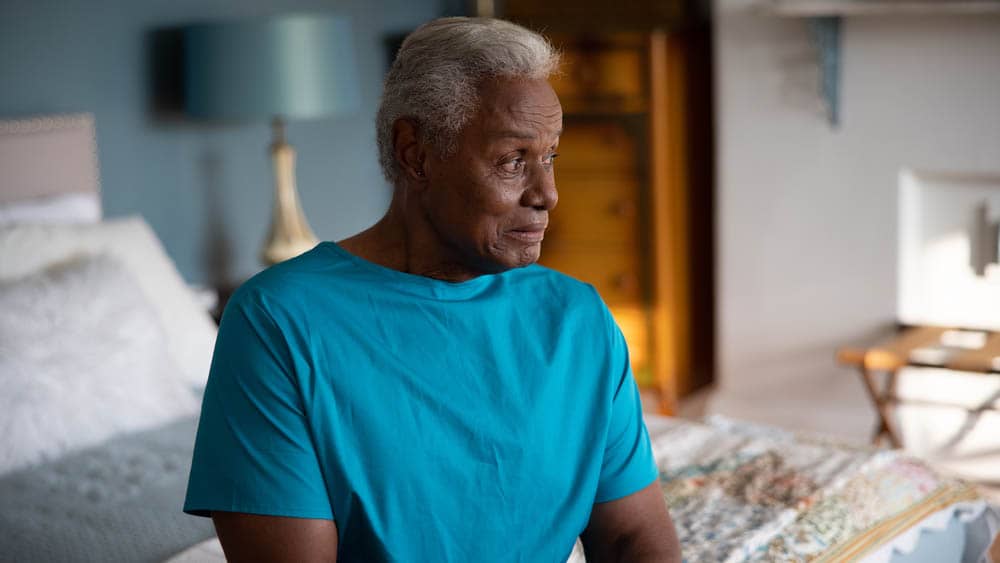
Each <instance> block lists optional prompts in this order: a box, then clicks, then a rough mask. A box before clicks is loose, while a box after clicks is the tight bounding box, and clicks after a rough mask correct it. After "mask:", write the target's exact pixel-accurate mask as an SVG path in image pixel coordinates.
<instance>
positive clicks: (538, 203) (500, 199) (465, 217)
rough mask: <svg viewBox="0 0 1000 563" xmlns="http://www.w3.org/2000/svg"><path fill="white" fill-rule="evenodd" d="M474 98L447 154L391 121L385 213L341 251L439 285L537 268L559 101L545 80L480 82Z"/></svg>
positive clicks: (552, 197)
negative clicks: (391, 179) (394, 166)
mask: <svg viewBox="0 0 1000 563" xmlns="http://www.w3.org/2000/svg"><path fill="white" fill-rule="evenodd" d="M480 94H481V98H480V104H479V109H478V110H477V111H476V112H475V114H474V115H473V116H472V118H471V119H470V120H469V122H468V123H467V124H466V125H465V127H464V128H463V129H462V132H461V133H460V135H459V136H458V138H457V139H456V143H455V147H454V151H453V152H451V153H450V154H442V153H441V152H440V151H439V150H437V148H436V147H434V146H431V145H429V144H427V143H425V142H424V141H423V140H422V136H421V132H420V130H419V126H418V124H416V123H414V122H412V121H411V120H406V119H401V120H399V121H397V123H396V127H395V130H394V147H395V153H396V159H397V162H399V164H400V167H401V169H402V172H403V173H402V174H401V178H400V180H399V181H397V183H396V187H395V192H394V196H393V201H392V204H391V205H390V209H389V212H388V213H387V214H386V216H385V217H384V218H383V219H382V220H381V221H379V223H377V224H376V225H375V226H374V227H372V228H371V229H369V230H367V231H365V232H363V233H361V234H359V235H356V236H354V237H351V238H349V239H347V240H344V241H341V243H340V244H341V246H343V247H344V248H345V249H346V250H347V251H348V252H351V253H353V254H356V255H358V256H361V257H362V258H365V259H367V260H370V261H372V262H375V263H378V264H381V265H383V266H386V267H389V268H393V269H397V270H401V271H404V272H408V273H412V274H417V275H424V276H429V277H433V278H438V279H444V280H448V281H464V280H468V279H471V278H474V277H476V276H479V275H482V274H488V273H497V272H502V271H504V270H508V269H511V268H516V267H520V266H527V265H529V264H532V263H534V262H535V261H536V260H538V257H539V256H540V255H541V246H542V238H543V237H544V230H545V228H546V226H547V225H548V216H549V211H551V210H552V209H553V208H554V207H555V205H556V202H557V201H558V199H559V196H558V193H557V191H556V186H555V174H554V170H553V159H554V158H555V150H556V147H557V146H558V144H559V135H560V133H561V132H562V108H561V106H560V105H559V99H558V97H556V94H555V92H554V91H553V90H552V87H551V86H550V85H549V83H548V81H546V80H504V81H494V82H488V83H486V84H484V85H483V86H482V87H481V88H480Z"/></svg>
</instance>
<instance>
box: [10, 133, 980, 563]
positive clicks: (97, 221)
mask: <svg viewBox="0 0 1000 563" xmlns="http://www.w3.org/2000/svg"><path fill="white" fill-rule="evenodd" d="M93 131H94V123H93V118H92V117H91V116H87V115H79V116H58V117H45V118H38V119H29V120H17V121H7V122H0V380H2V381H3V384H4V389H5V394H4V395H3V396H2V398H0V401H2V402H0V428H2V429H3V436H4V442H3V444H2V448H0V538H2V541H0V546H2V547H0V560H4V561H150V562H162V561H171V562H173V563H180V562H197V561H222V560H223V559H224V557H223V554H222V551H221V548H220V547H219V544H218V541H217V540H216V539H215V538H214V533H213V530H212V526H211V522H210V521H209V520H208V519H204V518H197V517H192V516H187V515H185V514H183V513H182V512H181V504H182V500H183V492H184V489H185V486H186V481H187V474H188V471H189V468H190V457H191V448H192V444H193V440H194V432H195V428H196V425H197V419H196V417H197V408H198V402H199V397H200V392H201V389H202V388H203V386H204V382H205V377H206V374H207V369H208V363H209V361H210V359H211V352H212V347H213V345H214V339H215V327H214V324H213V323H212V321H211V319H210V317H209V315H208V313H207V312H206V311H205V310H204V309H203V307H201V306H200V305H199V303H198V301H197V299H196V298H195V296H194V294H193V293H192V291H191V290H190V289H189V288H188V287H187V285H186V284H185V283H184V281H183V279H182V278H181V276H180V274H179V273H178V272H177V270H176V268H175V267H174V265H173V263H172V261H171V260H170V258H169V257H168V256H167V253H166V252H165V251H164V248H163V246H162V244H161V243H160V241H159V240H158V239H157V237H156V235H155V233H154V232H153V230H152V229H151V228H150V227H149V225H148V224H146V222H145V221H144V220H143V219H142V218H141V217H126V218H119V219H113V220H105V219H102V218H101V216H100V200H99V193H100V190H99V174H98V168H97V162H96V151H95V150H94V135H93ZM647 426H648V428H649V430H650V435H651V439H652V442H653V447H654V451H655V453H656V458H657V463H658V465H659V467H660V485H661V487H662V490H663V493H664V499H665V501H666V502H667V503H668V504H669V506H670V509H671V513H672V515H673V517H674V519H675V521H676V524H677V528H678V532H679V535H680V538H681V543H682V546H683V550H684V555H685V560H686V561H807V560H809V561H842V560H864V561H877V562H884V561H892V562H895V563H916V562H920V561H925V562H926V561H935V562H941V561H969V562H974V563H981V562H986V563H988V561H989V559H988V555H986V553H987V548H988V546H989V545H990V542H991V541H992V540H993V538H995V537H996V533H997V529H998V527H1000V511H998V509H997V507H995V506H992V505H990V504H989V503H987V502H986V501H985V500H983V499H982V498H981V497H980V496H979V494H978V493H977V492H976V490H975V489H974V488H973V487H972V486H970V485H969V484H967V483H964V482H962V481H958V480H954V479H948V478H946V477H943V476H941V475H938V474H937V473H935V472H934V471H933V470H932V469H931V468H930V467H928V466H927V465H925V464H923V463H921V462H920V461H918V460H915V459H912V458H909V457H907V456H905V455H903V454H901V453H900V452H896V451H889V450H878V449H872V448H869V447H866V446H856V445H852V444H845V443H839V442H837V441H834V440H830V439H826V438H822V437H816V436H805V435H797V434H794V433H790V432H787V431H783V430H779V429H776V428H771V427H764V426H757V425H752V424H748V423H744V422H740V421H734V420H730V419H726V418H721V417H712V418H708V419H705V420H703V421H698V422H695V421H684V420H679V419H671V418H665V417H660V416H656V415H648V417H647ZM570 560H571V561H574V562H576V561H582V560H583V555H582V553H581V552H580V549H579V545H578V546H577V548H576V549H575V550H574V552H573V553H572V554H571V555H570Z"/></svg>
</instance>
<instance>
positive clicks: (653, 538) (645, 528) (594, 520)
mask: <svg viewBox="0 0 1000 563" xmlns="http://www.w3.org/2000/svg"><path fill="white" fill-rule="evenodd" d="M580 539H581V540H582V541H583V549H584V551H585V552H586V555H587V561H590V562H595V563H604V562H615V561H628V562H630V563H631V562H634V563H642V562H649V563H652V562H656V563H680V561H681V547H680V543H679V542H678V541H677V531H676V530H674V523H673V521H672V520H671V519H670V514H669V512H668V511H667V504H666V502H665V501H664V500H663V493H662V492H661V491H660V484H659V482H653V483H652V484H651V485H649V486H648V487H646V488H645V489H642V490H641V491H638V492H636V493H633V494H631V495H629V496H627V497H624V498H620V499H617V500H613V501H610V502H602V503H597V504H595V505H594V508H593V511H592V512H591V514H590V522H589V523H588V524H587V529H586V530H584V531H583V534H582V535H581V536H580Z"/></svg>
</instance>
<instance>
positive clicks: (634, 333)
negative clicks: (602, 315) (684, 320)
mask: <svg viewBox="0 0 1000 563" xmlns="http://www.w3.org/2000/svg"><path fill="white" fill-rule="evenodd" d="M609 309H611V316H613V317H614V318H615V322H616V323H618V327H619V328H620V329H621V330H622V336H624V337H625V343H626V344H628V355H629V359H630V360H631V362H632V374H633V375H634V376H635V379H636V381H638V382H639V384H640V385H651V384H653V383H654V382H653V381H652V380H651V379H652V378H651V377H650V376H651V374H652V370H651V366H650V365H649V361H650V349H649V334H650V333H649V330H650V329H649V315H648V313H647V311H646V309H645V308H643V307H641V306H639V305H619V306H611V307H609Z"/></svg>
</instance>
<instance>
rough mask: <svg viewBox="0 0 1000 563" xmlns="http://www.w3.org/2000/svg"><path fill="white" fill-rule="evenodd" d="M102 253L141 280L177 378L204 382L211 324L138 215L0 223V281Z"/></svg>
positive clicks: (212, 335)
mask: <svg viewBox="0 0 1000 563" xmlns="http://www.w3.org/2000/svg"><path fill="white" fill-rule="evenodd" d="M102 253H106V254H108V255H110V256H112V257H113V258H115V259H116V260H118V261H119V262H120V263H121V264H122V265H124V266H125V267H126V269H127V270H128V271H129V272H130V273H131V274H132V276H133V277H134V278H135V279H136V281H137V282H139V287H140V288H142V291H143V293H144V294H145V295H146V298H147V300H148V301H149V303H151V304H152V305H153V307H154V309H155V310H156V313H157V315H158V316H159V318H160V322H161V324H162V325H163V328H164V329H165V330H166V333H167V338H168V341H169V349H170V355H171V357H172V358H173V359H174V361H175V362H176V363H177V365H178V366H179V367H180V374H181V377H183V378H184V380H185V381H188V382H189V383H191V384H193V385H198V386H204V385H205V381H206V379H207V378H208V368H209V366H210V365H211V362H212V350H213V348H214V347H215V333H216V326H215V322H214V321H212V318H211V317H210V316H209V314H208V312H207V311H205V310H204V309H202V308H201V307H200V306H199V305H198V302H197V301H196V299H195V297H194V295H193V294H192V293H191V290H190V289H189V288H188V287H187V285H186V284H185V283H184V280H183V279H182V278H181V275H180V273H179V272H178V271H177V268H175V267H174V264H173V262H172V261H171V260H170V258H169V257H168V256H167V254H166V252H165V251H164V249H163V246H162V245H161V244H160V241H159V239H157V238H156V235H155V234H154V233H153V230H152V229H150V228H149V225H147V224H146V222H145V221H144V220H143V219H142V218H141V217H128V218H124V219H115V220H112V221H105V222H103V223H96V224H91V225H43V224H20V225H9V226H6V227H0V280H4V279H13V278H18V277H21V276H25V275H28V274H31V273H33V272H37V271H39V270H42V269H43V268H46V267H47V266H50V265H52V264H55V263H58V262H63V261H65V260H67V259H69V258H70V257H72V256H75V255H78V254H88V255H96V254H102Z"/></svg>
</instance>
